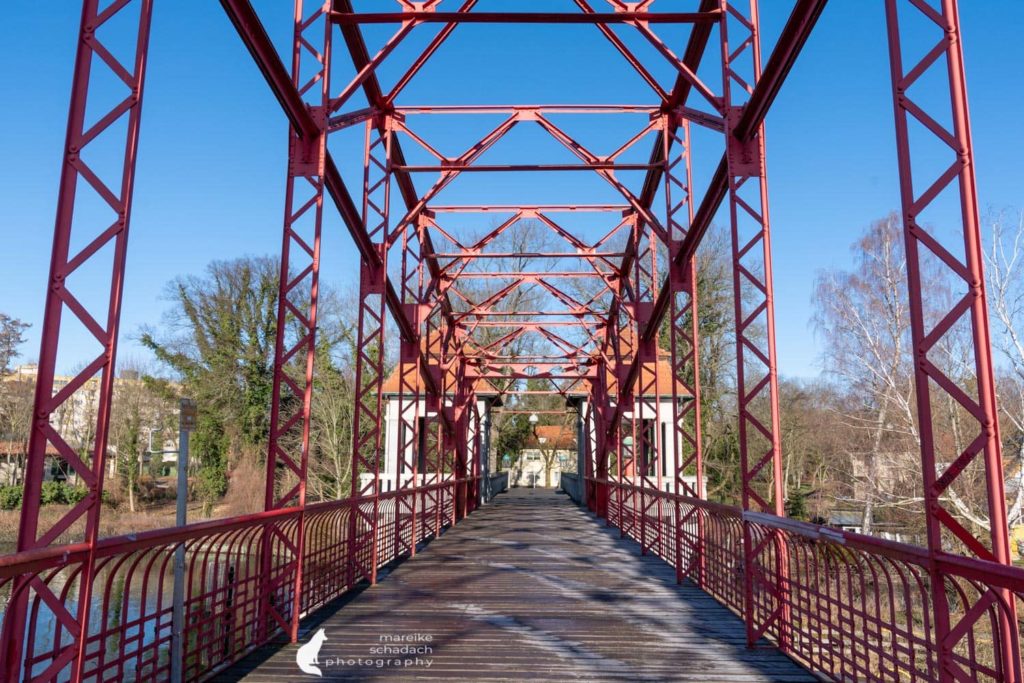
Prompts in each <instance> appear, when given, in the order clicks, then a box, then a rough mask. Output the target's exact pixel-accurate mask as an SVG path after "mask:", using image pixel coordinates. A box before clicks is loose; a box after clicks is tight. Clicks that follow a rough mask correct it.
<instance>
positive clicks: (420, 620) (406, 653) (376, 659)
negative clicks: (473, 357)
mask: <svg viewBox="0 0 1024 683" xmlns="http://www.w3.org/2000/svg"><path fill="white" fill-rule="evenodd" d="M321 627H322V628H323V629H324V632H325V634H326V636H327V640H326V642H324V643H323V646H322V648H321V650H320V654H319V669H320V670H321V671H322V672H323V679H324V680H361V681H392V680H396V681H397V680H417V679H418V680H422V679H443V680H477V681H527V680H529V681H541V680H552V681H554V680H559V681H561V680H581V681H599V680H601V681H604V680H609V681H611V680H618V681H623V680H628V681H664V680H686V681H723V682H724V681H814V680H816V679H815V678H814V677H813V676H811V675H810V674H809V673H807V672H806V671H805V670H803V669H801V668H800V667H798V666H797V665H796V664H794V663H793V662H792V661H791V660H789V659H788V658H787V657H785V656H784V655H782V654H781V653H779V652H777V651H775V650H773V649H771V648H770V647H765V648H758V649H754V650H749V649H747V648H746V646H745V636H744V628H743V623H742V621H740V619H738V618H737V617H736V616H735V615H733V614H732V613H731V612H729V611H728V610H726V609H725V608H724V607H722V606H721V605H719V604H718V603H717V602H715V600H714V599H713V598H711V597H710V596H708V595H707V594H705V593H704V592H702V591H701V590H699V589H697V588H695V587H693V586H691V585H683V586H678V585H676V582H675V572H674V570H673V569H672V568H671V567H669V566H668V565H667V564H665V563H664V562H662V561H661V560H659V559H657V558H654V557H642V556H640V554H639V546H638V545H637V544H636V543H634V542H632V541H629V540H622V539H620V538H619V533H618V531H617V530H616V529H610V528H607V527H605V526H604V523H603V522H602V521H600V520H597V519H596V518H594V517H593V516H592V515H590V514H588V513H587V512H585V511H584V510H581V509H580V508H578V507H576V506H575V505H574V504H573V503H572V501H570V500H568V498H567V497H566V496H565V495H564V494H560V493H556V492H554V491H553V490H551V489H513V490H512V491H510V492H508V493H506V494H503V495H501V496H499V497H498V498H497V499H495V501H494V502H493V503H492V504H490V505H488V506H486V507H484V508H483V509H481V510H479V511H477V512H475V513H473V514H472V515H470V516H469V517H468V518H466V520H464V521H463V522H460V523H459V524H458V526H456V527H454V528H453V529H451V530H450V531H449V532H448V533H446V534H443V535H442V536H441V537H440V538H439V539H437V540H435V541H433V542H432V543H431V544H430V545H429V547H427V548H426V549H425V550H423V551H422V552H419V553H418V554H417V555H416V557H414V558H411V559H409V560H408V561H405V562H403V563H401V564H400V565H399V566H397V568H395V569H394V571H393V572H392V573H391V574H390V575H388V576H387V577H386V578H385V579H383V580H382V581H381V582H379V583H378V584H377V585H376V586H372V587H370V588H367V589H365V590H363V591H362V592H359V593H356V594H354V595H352V596H350V597H348V598H347V599H343V600H342V601H340V602H339V603H337V604H335V605H331V606H328V607H327V608H324V609H323V610H321V611H320V612H319V613H317V614H315V615H312V616H311V617H310V618H309V619H307V620H306V622H304V623H303V634H302V642H306V641H307V640H308V639H309V636H310V635H311V634H312V633H313V632H314V631H315V630H316V629H318V628H321ZM298 647H299V646H298V645H290V644H281V643H278V644H271V645H267V646H265V647H263V648H261V649H260V650H257V651H256V652H254V653H253V654H252V655H250V656H249V657H248V658H246V659H244V660H242V661H241V662H239V663H238V664H237V665H236V666H235V667H234V668H233V669H231V670H230V671H228V672H225V673H224V674H222V675H221V676H219V677H218V678H217V679H215V680H218V681H236V680H244V681H252V682H261V681H266V682H272V683H281V682H283V681H289V680H310V681H311V680H317V677H316V676H315V675H310V674H304V673H302V672H301V671H300V670H299V668H298V666H297V665H296V651H297V649H298Z"/></svg>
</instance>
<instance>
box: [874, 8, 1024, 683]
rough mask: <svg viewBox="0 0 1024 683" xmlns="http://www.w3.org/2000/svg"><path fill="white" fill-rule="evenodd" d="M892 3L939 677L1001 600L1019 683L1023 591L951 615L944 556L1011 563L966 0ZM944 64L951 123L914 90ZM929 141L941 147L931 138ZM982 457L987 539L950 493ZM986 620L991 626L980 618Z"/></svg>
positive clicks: (1008, 661)
mask: <svg viewBox="0 0 1024 683" xmlns="http://www.w3.org/2000/svg"><path fill="white" fill-rule="evenodd" d="M901 5H902V7H901ZM885 8H886V20H887V25H888V35H889V57H890V66H891V71H892V90H893V110H894V113H895V118H896V151H897V160H898V165H899V175H900V200H901V204H902V209H903V232H904V239H905V249H906V259H907V283H908V292H909V295H910V329H911V341H912V344H913V357H914V380H915V392H916V396H917V418H918V424H919V425H920V442H921V443H920V445H921V476H922V479H923V486H924V504H925V516H926V524H927V541H928V553H929V556H930V557H931V559H932V561H931V563H930V568H929V571H930V576H931V582H930V583H931V598H932V607H933V616H934V623H935V637H936V643H937V645H938V647H937V651H938V666H939V671H938V672H937V673H938V679H939V680H940V681H953V680H966V679H969V678H973V676H974V672H972V671H967V670H964V668H963V667H962V666H961V665H960V664H959V663H957V661H956V660H955V657H954V653H955V652H956V651H957V649H958V648H961V647H963V646H964V644H965V643H967V642H968V641H969V640H970V639H972V638H975V637H977V632H976V631H975V629H976V628H978V629H982V630H985V631H987V628H988V623H989V622H988V620H987V619H986V618H984V617H983V616H982V615H986V614H988V613H989V610H987V609H978V608H979V607H983V606H985V605H995V606H996V607H995V609H996V610H997V614H998V618H997V619H996V620H995V621H996V623H995V624H994V625H993V626H994V630H995V631H996V633H994V634H993V636H994V637H993V640H994V645H995V653H994V655H995V656H994V659H995V663H996V667H997V668H998V672H999V674H1000V676H999V677H998V678H997V680H1006V681H1011V680H1013V681H1017V680H1021V662H1020V654H1019V652H1020V649H1019V648H1020V642H1019V640H1020V637H1019V633H1018V622H1017V610H1016V596H1014V595H1013V594H1012V593H1010V592H1009V591H1006V590H1003V589H997V588H991V587H989V588H986V589H984V591H983V592H981V594H980V595H977V596H972V597H976V600H975V605H974V606H973V607H974V608H973V609H969V608H967V607H966V606H960V607H958V608H957V609H956V611H955V613H954V612H951V606H950V602H949V596H950V594H955V592H956V590H957V588H956V587H955V586H954V584H955V583H956V581H957V580H956V579H953V578H950V577H947V576H946V575H945V574H944V573H943V572H942V570H941V569H940V568H939V564H938V563H937V560H938V559H939V558H940V557H941V556H942V555H943V554H945V553H964V554H971V555H975V556H977V557H980V558H982V559H985V560H990V561H993V562H998V563H1000V564H1005V565H1010V564H1012V560H1011V554H1010V540H1009V530H1008V525H1007V511H1006V497H1005V489H1004V483H1003V470H1002V468H1003V460H1002V442H1001V440H1000V435H999V419H998V412H997V408H996V392H995V378H994V372H993V362H992V352H991V348H992V347H991V339H990V334H989V323H988V308H987V305H986V302H985V277H984V272H983V252H982V243H981V230H980V221H979V217H978V198H977V192H976V186H975V176H974V150H973V148H972V145H971V129H970V120H969V116H968V108H967V91H966V86H965V83H964V66H963V47H962V45H961V42H960V18H959V13H958V7H957V1H956V0H942V2H941V3H939V7H938V8H932V7H931V6H930V5H923V4H921V5H916V4H914V3H909V2H898V1H897V0H886V3H885ZM910 16H913V17H914V19H915V20H916V21H915V24H914V25H915V27H916V26H918V25H919V24H921V23H924V24H925V25H929V24H930V28H931V29H932V35H931V39H932V40H934V41H935V47H934V48H933V49H931V50H930V51H928V52H927V53H925V54H924V55H923V56H919V54H918V53H916V52H915V53H912V55H913V56H912V59H911V61H910V62H909V63H906V64H905V63H904V50H903V44H902V40H901V29H900V23H899V19H900V18H901V17H902V18H907V17H910ZM943 71H944V72H945V73H944V74H942V75H941V76H938V77H939V78H942V77H943V76H944V77H945V80H946V83H947V85H948V92H947V97H948V98H949V103H950V110H949V111H951V113H952V116H951V117H950V118H949V121H950V123H949V124H948V125H947V124H944V123H940V121H945V120H947V119H946V116H947V112H945V111H932V113H933V114H935V115H936V117H937V119H938V120H936V119H933V118H931V116H930V115H929V113H926V109H931V108H932V107H931V106H929V105H931V104H932V103H930V102H928V101H927V100H926V101H924V102H918V101H916V96H917V95H916V93H917V90H913V89H912V87H913V86H914V84H915V83H916V82H917V81H919V80H922V79H927V78H930V77H933V76H936V75H937V74H938V73H941V72H943ZM914 121H916V124H913V123H912V122H914ZM912 125H914V126H915V127H916V131H915V133H916V134H915V135H914V136H911V134H910V128H911V126H912ZM929 138H931V140H932V142H933V143H935V144H924V145H922V144H921V141H922V140H925V139H929ZM915 143H916V144H915ZM936 145H938V146H940V147H941V146H944V148H943V151H944V152H945V153H946V158H945V160H943V161H942V162H941V163H948V166H947V167H946V168H945V170H944V171H943V172H942V173H941V174H940V175H939V176H938V177H937V178H936V177H935V175H934V172H932V173H930V174H929V173H928V169H929V168H932V167H934V163H935V162H934V157H935V154H936V153H935V152H934V151H933V148H935V147H936ZM922 160H925V161H922ZM915 172H916V173H917V177H916V178H915V177H914V174H915ZM915 181H916V182H915ZM950 200H952V202H950ZM952 207H957V208H959V211H957V210H956V208H952ZM950 214H952V215H950ZM960 254H962V255H963V256H962V257H961V256H960ZM936 286H940V287H947V286H948V288H949V291H950V292H951V293H952V294H953V296H952V297H951V301H952V304H951V305H949V306H948V307H947V306H943V304H942V303H941V300H938V297H935V296H931V297H929V296H928V295H929V292H930V291H931V290H934V288H936ZM936 307H939V309H938V310H936ZM958 326H961V327H963V328H969V329H970V334H971V337H972V341H973V344H972V349H973V353H974V367H973V370H974V373H973V374H974V376H973V378H969V379H968V380H967V381H963V380H961V381H959V382H958V381H957V380H955V379H953V378H954V377H956V373H953V372H950V371H949V370H950V368H948V367H947V366H948V362H946V361H944V360H943V356H944V353H943V352H942V351H941V344H942V340H943V338H944V337H945V335H946V334H947V333H949V332H950V331H951V330H953V329H954V328H956V327H958ZM971 380H973V381H971ZM941 400H949V401H950V402H951V403H954V402H955V403H956V404H958V406H959V407H962V408H963V410H962V411H961V412H962V414H963V415H964V420H965V421H966V422H967V426H966V427H965V428H964V442H965V443H967V444H968V445H967V447H966V448H965V449H964V450H963V451H962V452H960V453H954V454H941V453H940V452H939V447H938V446H937V444H936V442H935V436H934V433H933V427H932V420H933V417H932V409H933V406H934V405H936V402H937V401H941ZM979 458H980V459H981V460H982V463H983V466H984V476H985V484H986V492H987V494H988V495H987V498H988V501H987V502H988V510H987V513H988V520H989V527H990V532H989V534H988V539H984V538H982V537H980V535H979V534H977V533H976V532H975V531H973V530H971V529H968V528H966V527H965V526H963V525H962V524H961V523H960V522H959V521H957V519H956V518H955V517H954V515H953V514H952V513H951V512H950V511H949V509H948V508H947V506H948V502H947V501H948V498H949V492H951V491H953V490H955V488H956V486H957V483H958V480H959V478H960V477H961V475H962V474H964V473H965V472H969V471H970V470H971V467H970V466H971V464H972V463H974V462H975V461H976V460H978V459H979ZM968 476H973V475H968ZM986 540H987V541H988V542H987V543H986ZM960 585H961V586H962V584H960ZM981 621H984V624H981V623H979V622H981ZM983 637H986V636H983ZM972 647H973V646H972Z"/></svg>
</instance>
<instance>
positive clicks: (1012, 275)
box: [985, 210, 1024, 528]
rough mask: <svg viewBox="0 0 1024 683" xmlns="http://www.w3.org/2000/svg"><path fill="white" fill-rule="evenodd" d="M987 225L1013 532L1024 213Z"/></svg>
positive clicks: (1023, 500)
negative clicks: (1009, 461)
mask: <svg viewBox="0 0 1024 683" xmlns="http://www.w3.org/2000/svg"><path fill="white" fill-rule="evenodd" d="M986 222H987V223H988V225H989V230H990V237H989V240H990V242H989V250H988V252H987V253H986V259H985V260H986V265H987V276H988V277H987V278H986V279H987V280H988V283H987V284H988V301H989V310H991V311H992V328H993V330H992V331H993V334H992V339H993V344H994V346H995V348H996V350H997V351H999V352H1000V353H1001V355H1002V357H1003V358H1002V360H1003V361H1004V362H1005V368H1006V374H1005V375H1004V376H1002V377H1000V378H999V380H998V381H997V382H996V388H997V391H998V394H999V397H998V398H999V408H1000V413H1001V414H1002V416H1003V417H1004V418H1005V419H1006V421H1007V423H1008V425H1009V426H1010V427H1011V428H1012V429H1009V430H1005V431H1004V434H1003V438H1004V444H1003V445H1004V450H1003V453H1004V457H1005V455H1006V454H1008V453H1009V454H1012V455H1011V456H1010V457H1012V459H1013V463H1012V466H1011V467H1010V468H1009V475H1010V476H1009V478H1010V484H1011V493H1012V498H1011V499H1010V501H1009V502H1010V507H1009V511H1008V517H1009V520H1010V526H1011V528H1012V527H1013V526H1014V525H1016V524H1020V523H1021V521H1022V520H1024V211H1017V212H1016V215H1011V214H1010V212H1008V211H1005V210H1004V211H994V212H990V214H989V215H988V216H987V221H986Z"/></svg>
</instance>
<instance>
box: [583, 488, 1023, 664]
mask: <svg viewBox="0 0 1024 683" xmlns="http://www.w3.org/2000/svg"><path fill="white" fill-rule="evenodd" d="M602 483H604V482H602ZM606 483H607V485H608V487H609V503H608V505H609V508H608V521H609V523H610V524H612V525H614V526H617V527H618V528H620V529H623V530H628V531H624V535H626V536H629V537H630V538H633V539H634V540H636V541H638V542H640V541H641V540H643V542H644V547H645V548H650V549H651V550H652V552H653V553H654V554H657V555H658V556H660V557H661V558H662V559H664V560H665V561H666V562H668V563H669V564H671V565H672V566H674V567H677V568H681V575H682V576H685V577H687V578H689V579H690V580H692V581H693V582H694V583H695V584H696V585H698V586H699V587H700V588H702V589H703V590H705V591H706V592H708V593H709V594H711V595H712V596H713V597H715V598H716V599H717V600H718V601H719V602H721V603H722V604H723V605H725V606H726V607H728V608H730V609H731V610H733V611H734V612H736V613H737V614H739V615H740V616H742V617H744V618H749V619H753V620H754V623H755V625H760V624H765V623H768V624H770V627H769V628H768V629H767V632H766V633H767V636H768V637H769V639H770V640H772V641H773V642H774V643H775V644H776V645H778V646H779V647H780V648H781V649H782V650H783V651H785V652H786V653H787V654H789V655H791V656H792V657H794V658H795V659H797V660H798V661H800V662H801V663H803V664H804V665H805V666H806V667H807V668H808V669H810V670H811V671H813V672H815V673H817V674H819V675H822V676H825V677H827V678H828V679H831V680H872V681H900V682H905V681H922V682H923V681H934V680H938V679H939V673H938V653H939V651H940V647H941V646H940V644H939V643H937V642H936V640H937V638H936V630H935V628H934V624H933V618H932V614H933V605H932V590H931V583H930V582H931V578H930V575H929V571H928V553H927V551H926V550H925V549H923V548H919V547H916V546H911V545H907V544H903V543H895V542H892V541H885V540H882V539H877V538H873V537H870V536H864V535H862V534H854V533H848V532H844V531H840V530H837V529H833V528H830V527H825V526H818V525H814V524H807V523H803V522H798V521H794V520H790V519H786V518H782V517H777V516H775V515H771V514H766V513H754V512H746V513H744V512H743V511H742V510H740V509H739V508H735V507H730V506H725V505H719V504H715V503H710V502H708V501H703V500H699V499H696V498H690V497H686V496H680V495H675V494H672V493H665V492H660V491H657V490H654V489H648V488H641V487H638V486H635V485H631V484H623V483H619V482H615V481H607V482H606ZM627 491H628V494H627V495H621V496H620V492H622V493H627ZM652 501H658V502H660V505H656V504H652ZM642 510H647V514H646V515H642V513H641V511H642ZM659 510H660V513H659V512H658V511H659ZM744 526H746V527H747V528H749V530H750V533H751V537H752V543H753V544H754V546H755V547H758V548H759V549H760V551H759V553H758V561H757V563H756V565H755V568H754V571H755V576H754V577H753V583H754V591H753V596H754V597H753V605H752V609H751V610H750V614H749V615H748V612H747V610H746V609H745V604H744V575H743V571H744V557H743V533H744ZM641 529H643V530H644V532H643V533H644V534H645V537H644V538H643V539H641V538H640V536H639V534H640V533H641V532H640V530H641ZM780 558H785V563H784V564H783V563H782V561H781V560H780ZM937 563H938V565H939V566H938V570H939V573H940V575H941V576H942V577H943V581H944V582H945V590H946V594H947V598H948V602H949V606H950V612H951V614H953V616H956V617H963V616H970V617H971V618H969V619H964V620H959V619H958V621H962V622H963V623H972V624H973V627H972V628H971V630H970V631H968V632H965V633H963V634H960V633H954V634H953V642H955V643H956V645H955V647H953V648H952V653H951V657H950V660H951V662H952V663H953V664H954V666H956V667H958V668H959V669H960V671H958V672H957V673H962V675H963V678H962V679H963V680H977V681H1007V680H1012V679H1013V674H1012V672H1006V671H1004V669H1003V664H1002V662H1004V661H1006V658H1004V657H1002V655H1001V652H1000V650H999V648H1000V644H999V643H1000V641H999V638H997V637H995V636H994V634H997V633H998V630H999V622H1000V620H1001V619H1006V618H1008V617H1009V615H1011V614H1013V610H1012V606H1011V605H1010V604H1008V601H1007V599H1006V598H1005V597H1004V596H1007V595H1011V596H1013V598H1012V599H1013V600H1015V601H1018V602H1019V601H1021V600H1024V569H1020V568H1016V567H1008V566H1005V565H1001V564H998V563H994V562H990V561H986V560H979V559H975V558H968V557H960V556H956V555H943V556H940V557H939V558H938V559H937ZM1017 611H1018V612H1019V611H1020V610H1019V606H1018V610H1017ZM778 614H786V615H787V617H786V619H782V620H780V619H777V618H775V617H776V616H777V615H778ZM976 615H977V616H978V618H977V619H975V618H973V617H974V616H976ZM1016 655H1017V657H1019V656H1020V653H1016ZM1011 659H1012V658H1011Z"/></svg>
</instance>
